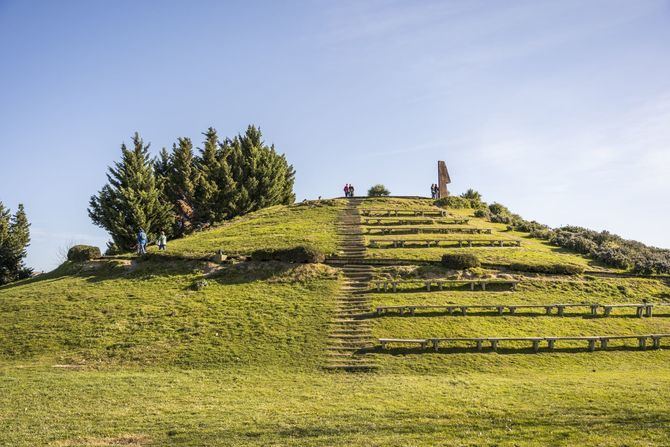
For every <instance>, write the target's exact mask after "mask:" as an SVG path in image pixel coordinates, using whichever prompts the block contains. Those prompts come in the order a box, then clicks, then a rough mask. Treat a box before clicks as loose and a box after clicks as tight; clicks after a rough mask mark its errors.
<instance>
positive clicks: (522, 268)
mask: <svg viewBox="0 0 670 447" xmlns="http://www.w3.org/2000/svg"><path fill="white" fill-rule="evenodd" d="M509 269H510V270H514V271H517V272H529V273H544V274H547V275H581V274H582V273H584V267H582V266H581V265H574V264H525V263H522V262H513V263H511V264H510V265H509Z"/></svg>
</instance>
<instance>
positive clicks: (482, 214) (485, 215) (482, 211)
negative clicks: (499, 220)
mask: <svg viewBox="0 0 670 447" xmlns="http://www.w3.org/2000/svg"><path fill="white" fill-rule="evenodd" d="M475 217H479V218H481V219H490V218H491V213H490V212H489V210H488V209H487V208H479V209H478V210H475Z"/></svg>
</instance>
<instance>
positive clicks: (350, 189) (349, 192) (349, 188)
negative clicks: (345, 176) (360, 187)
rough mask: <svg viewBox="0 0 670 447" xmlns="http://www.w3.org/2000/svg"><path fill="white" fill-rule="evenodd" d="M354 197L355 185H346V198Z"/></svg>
mask: <svg viewBox="0 0 670 447" xmlns="http://www.w3.org/2000/svg"><path fill="white" fill-rule="evenodd" d="M353 196H354V185H351V184H349V183H347V184H346V185H344V197H353Z"/></svg>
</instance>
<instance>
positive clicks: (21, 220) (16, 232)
mask: <svg viewBox="0 0 670 447" xmlns="http://www.w3.org/2000/svg"><path fill="white" fill-rule="evenodd" d="M28 245H30V223H29V222H28V218H27V216H26V212H25V209H24V207H23V205H22V204H19V207H18V209H17V211H16V214H14V216H11V214H10V211H9V210H8V209H6V208H5V207H4V205H3V204H2V202H0V284H6V283H8V282H11V281H15V280H17V279H23V278H27V277H29V276H30V275H31V274H32V269H29V268H27V267H26V266H25V264H24V259H25V257H26V254H27V252H26V248H27V247H28Z"/></svg>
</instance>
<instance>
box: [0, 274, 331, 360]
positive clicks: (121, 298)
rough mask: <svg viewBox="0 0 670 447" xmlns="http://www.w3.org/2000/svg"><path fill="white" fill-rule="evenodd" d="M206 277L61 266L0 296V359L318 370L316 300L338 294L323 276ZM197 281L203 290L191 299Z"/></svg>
mask: <svg viewBox="0 0 670 447" xmlns="http://www.w3.org/2000/svg"><path fill="white" fill-rule="evenodd" d="M207 268H208V266H207V265H204V264H201V263H197V262H159V261H147V262H143V263H140V264H138V265H137V266H136V267H134V268H133V269H131V268H129V267H125V268H124V267H112V266H110V263H107V262H103V263H102V267H101V268H100V269H98V270H95V271H88V272H86V271H83V272H79V273H75V270H76V268H75V266H72V265H66V266H63V267H62V268H61V269H60V271H57V272H55V273H54V274H52V275H51V277H50V278H49V279H43V280H40V281H33V282H28V283H27V284H17V285H13V286H9V287H4V288H1V289H0V315H1V318H0V359H5V360H17V359H21V360H34V359H42V358H43V357H45V358H44V359H42V360H44V361H49V362H51V363H67V364H87V365H88V364H92V365H98V364H100V365H108V364H116V363H121V364H124V363H133V364H139V365H153V364H160V365H167V366H169V365H184V366H207V367H221V366H230V365H272V364H282V365H291V366H300V367H307V366H309V367H313V366H314V365H316V364H317V363H318V362H319V361H320V359H321V358H322V355H323V348H324V343H325V340H324V338H323V337H322V336H321V333H322V332H323V331H324V329H325V326H326V323H327V321H328V318H329V316H330V312H331V309H332V301H329V300H324V299H323V296H324V295H325V296H331V295H332V294H333V293H334V292H335V290H336V289H337V280H336V279H334V276H333V274H332V273H328V272H324V271H323V270H325V269H326V268H324V269H316V267H312V266H299V267H293V268H291V267H289V266H286V265H282V264H278V263H262V264H248V265H247V264H240V265H238V266H229V267H227V268H225V269H223V270H221V271H220V272H217V273H214V274H211V275H206V274H205V271H206V269H207ZM312 270H313V271H312ZM306 271H307V272H306ZM305 272H306V273H305ZM301 276H302V277H301ZM205 277H206V280H207V282H208V285H207V286H206V287H205V288H204V289H203V290H201V291H195V290H192V287H193V285H194V284H195V283H196V282H197V281H198V280H201V279H203V278H205Z"/></svg>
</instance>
